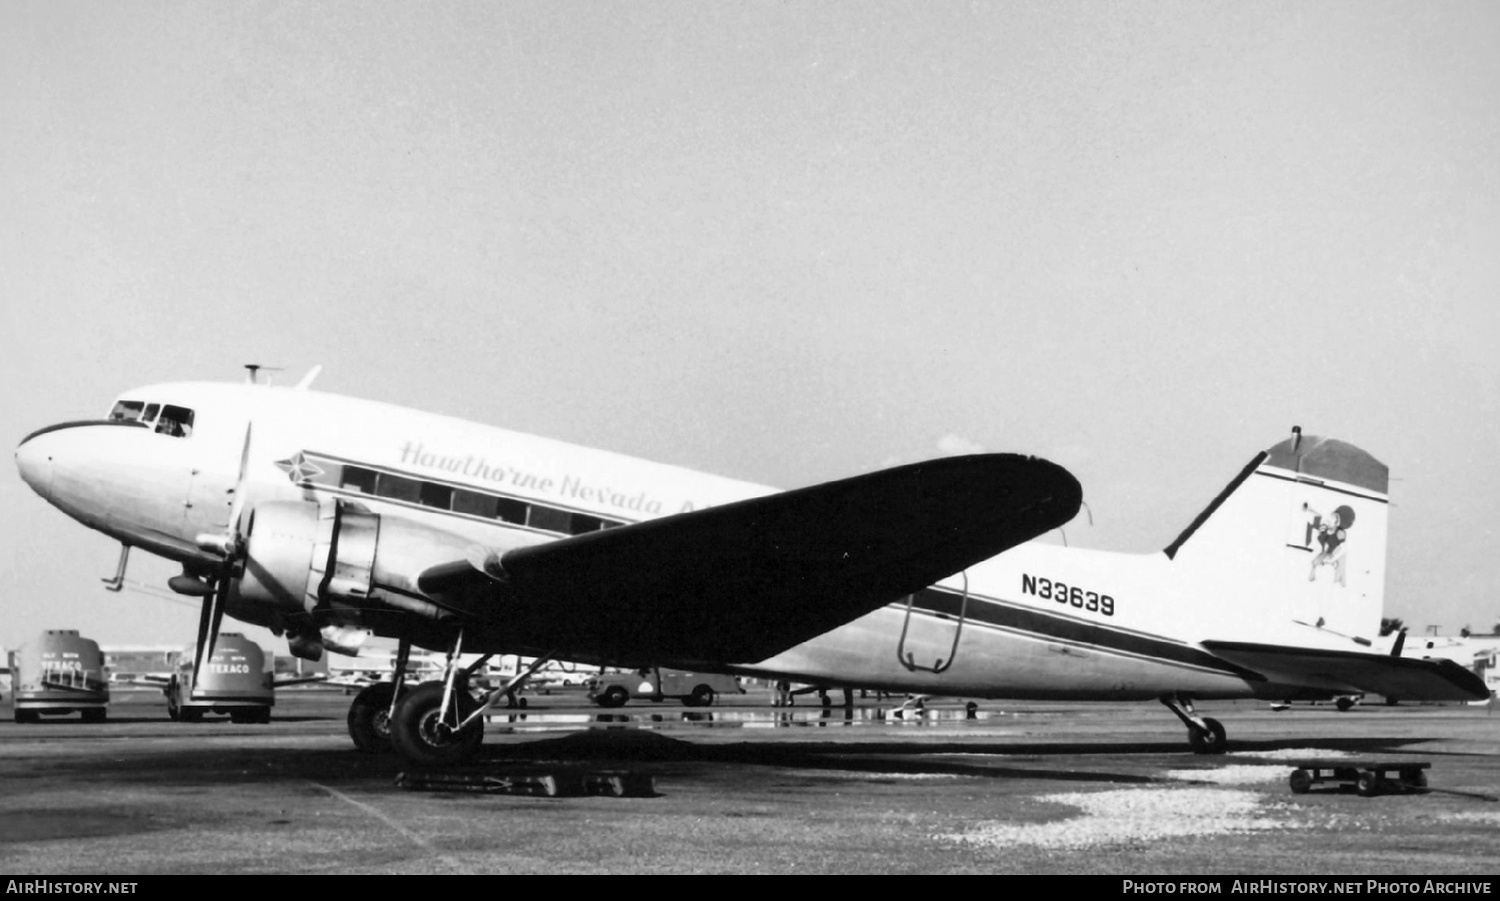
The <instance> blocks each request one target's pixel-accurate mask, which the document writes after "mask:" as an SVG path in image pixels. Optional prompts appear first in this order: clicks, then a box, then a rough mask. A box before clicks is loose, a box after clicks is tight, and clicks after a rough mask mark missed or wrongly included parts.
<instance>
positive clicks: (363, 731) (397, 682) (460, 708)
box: [349, 631, 554, 767]
mask: <svg viewBox="0 0 1500 901" xmlns="http://www.w3.org/2000/svg"><path fill="white" fill-rule="evenodd" d="M462 649H463V632H462V631H460V632H459V633H458V635H457V636H456V637H455V638H454V641H453V647H452V648H451V649H450V651H449V653H448V662H447V665H446V666H445V667H444V671H443V678H442V679H441V680H439V681H434V682H425V683H423V684H421V685H419V686H417V687H416V688H413V689H405V688H403V687H401V686H402V685H403V677H404V675H405V672H406V660H407V657H408V655H409V653H410V651H411V643H410V642H408V641H404V640H403V641H402V642H401V648H400V650H399V651H398V652H397V660H396V671H395V673H394V674H393V680H392V681H391V682H389V683H387V682H381V683H379V684H376V685H372V686H370V687H368V688H366V689H364V690H363V691H361V692H360V693H359V694H358V695H356V696H355V698H354V703H353V704H352V705H350V707H349V736H350V737H351V738H352V739H354V744H355V747H357V748H359V749H360V750H362V751H383V750H385V749H386V748H394V749H395V750H396V751H397V752H398V753H399V754H400V755H401V756H402V757H405V758H406V759H407V760H408V761H410V762H411V763H414V764H418V765H421V766H429V767H441V766H454V765H457V764H460V763H463V762H465V761H467V760H469V759H470V758H471V757H473V756H474V754H475V752H476V751H478V750H479V745H480V743H481V742H483V740H484V714H485V711H487V710H489V709H490V707H491V706H493V705H494V704H495V703H496V702H497V701H501V700H502V699H504V698H506V697H509V696H512V692H514V691H515V690H516V689H517V688H518V687H519V686H520V685H521V683H523V682H525V681H526V680H527V679H529V678H531V676H532V674H533V673H535V672H536V671H537V670H538V669H541V667H542V666H543V665H544V664H545V663H547V662H548V661H550V660H551V659H552V658H553V656H554V655H553V654H550V653H549V654H544V655H542V656H540V657H538V658H536V660H535V661H533V662H532V664H531V666H530V667H528V668H527V669H526V670H525V671H524V672H522V673H520V674H518V675H517V676H515V677H514V678H513V679H511V680H510V681H508V682H506V683H505V684H504V685H501V686H500V687H499V688H496V689H495V690H493V691H490V692H488V693H486V694H484V695H483V696H481V697H475V696H474V694H473V693H472V692H471V691H470V689H469V679H470V677H471V676H473V675H474V673H476V672H478V671H479V669H480V667H482V666H484V664H485V663H487V662H488V661H489V659H490V657H491V656H493V655H492V654H485V655H483V656H482V657H480V658H479V659H478V660H476V661H475V662H473V663H471V664H470V665H469V666H467V667H460V666H459V665H458V657H459V653H460V652H461V651H462Z"/></svg>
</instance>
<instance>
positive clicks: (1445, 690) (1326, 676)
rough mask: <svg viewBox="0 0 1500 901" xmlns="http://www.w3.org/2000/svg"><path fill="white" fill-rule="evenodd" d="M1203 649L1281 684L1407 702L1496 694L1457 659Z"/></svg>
mask: <svg viewBox="0 0 1500 901" xmlns="http://www.w3.org/2000/svg"><path fill="white" fill-rule="evenodd" d="M1203 646H1204V647H1205V648H1207V649H1208V650H1209V651H1210V652H1212V653H1213V654H1215V655H1216V656H1218V657H1221V658H1223V659H1224V660H1228V661H1229V662H1230V663H1234V664H1237V665H1239V666H1243V667H1247V668H1249V669H1252V670H1255V671H1257V672H1259V673H1262V674H1264V675H1265V676H1266V677H1267V678H1269V679H1270V680H1271V681H1273V682H1278V683H1284V684H1291V685H1304V686H1308V687H1311V688H1326V689H1328V690H1330V691H1335V692H1367V693H1370V694H1378V695H1383V696H1385V697H1388V698H1396V699H1398V700H1402V701H1482V700H1484V699H1485V698H1488V697H1489V696H1490V693H1489V689H1488V688H1486V687H1485V684H1484V680H1483V679H1481V678H1480V677H1479V675H1478V674H1477V673H1474V672H1472V671H1470V670H1467V669H1464V668H1463V667H1462V666H1459V665H1458V664H1457V663H1454V662H1453V661H1452V660H1443V659H1424V660H1416V659H1413V658H1410V657H1391V656H1388V655H1386V654H1367V653H1362V652H1359V651H1332V650H1321V649H1318V648H1299V647H1289V646H1283V645H1269V644H1251V643H1245V642H1232V641H1205V642H1203Z"/></svg>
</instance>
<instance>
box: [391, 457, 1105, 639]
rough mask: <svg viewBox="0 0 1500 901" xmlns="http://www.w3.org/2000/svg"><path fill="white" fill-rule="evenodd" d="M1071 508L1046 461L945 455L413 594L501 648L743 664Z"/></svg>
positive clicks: (640, 527) (427, 585)
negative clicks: (455, 615) (447, 611)
mask: <svg viewBox="0 0 1500 901" xmlns="http://www.w3.org/2000/svg"><path fill="white" fill-rule="evenodd" d="M1081 500H1082V491H1081V489H1080V488H1079V485H1078V482H1077V480H1076V479H1074V478H1073V476H1072V475H1070V474H1069V473H1068V472H1067V471H1066V470H1064V469H1063V468H1062V467H1060V466H1057V465H1056V464H1053V463H1049V462H1047V461H1045V460H1039V459H1036V458H1034V457H1024V456H1017V455H1013V454H982V455H974V456H966V457H949V458H944V459H939V460H932V461H928V462H925V463H917V464H912V465H908V466H901V467H896V468H894V469H887V470H882V471H880V472H875V473H870V474H868V475H862V476H856V477H854V478H850V479H843V480H840V481H835V482H827V483H824V484H821V485H814V486H812V487H809V488H802V489H798V490H795V491H788V492H785V493H782V494H774V495H770V496H767V497H760V498H753V499H751V500H745V501H739V502H736V503H732V504H725V505H723V506H719V507H713V508H710V509H706V510H698V511H694V512H691V513H683V514H679V515H677V516H669V517H664V518H662V519H655V520H650V521H647V522H643V523H638V524H635V525H632V526H626V527H623V528H617V529H610V530H607V531H603V532H594V533H590V534H586V535H578V536H575V537H572V538H566V539H561V540H559V541H556V542H551V543H548V544H542V545H536V546H532V547H525V548H519V549H516V550H512V551H509V552H508V553H506V554H504V555H503V556H502V557H501V558H500V559H499V567H498V571H496V572H494V573H492V574H490V575H486V574H485V573H484V572H481V571H480V570H479V569H476V568H474V566H471V565H469V564H468V563H467V562H463V561H455V562H454V563H448V564H442V565H439V566H435V567H432V568H430V569H428V570H427V571H426V572H424V573H423V574H422V575H421V577H420V578H419V579H418V585H419V586H420V587H421V589H422V591H423V592H424V593H426V594H428V595H430V596H432V597H434V598H436V599H437V600H438V601H439V602H440V603H442V604H444V605H445V606H447V607H449V608H450V609H453V610H455V611H457V612H459V613H460V614H463V615H466V616H467V617H469V618H470V619H471V621H472V622H473V623H474V625H475V626H476V627H477V629H478V630H479V631H482V632H485V633H486V634H488V635H490V636H491V638H492V640H498V641H500V642H502V643H503V644H504V645H506V646H508V647H515V646H518V645H519V646H526V647H530V648H537V649H559V651H560V653H561V654H562V655H563V656H565V657H567V656H569V655H572V657H573V658H574V659H600V660H612V661H621V662H627V661H641V662H653V661H655V662H666V661H674V662H675V661H682V662H689V661H705V662H708V661H712V662H719V663H752V662H755V661H759V660H763V659H765V658H767V657H770V656H772V655H774V654H777V653H779V652H781V651H783V650H785V649H787V648H789V647H792V646H793V645H796V644H798V643H800V642H803V641H806V640H808V639H811V638H813V637H815V636H817V635H821V634H822V633H824V632H827V631H829V630H830V629H833V628H835V627H837V626H840V625H842V624H844V623H846V622H848V621H850V620H852V619H855V618H856V617H859V616H861V615H863V614H865V613H868V612H870V611H872V610H875V609H877V608H879V607H881V606H884V605H885V604H888V603H890V602H892V601H895V600H897V599H899V598H901V597H903V596H905V595H908V594H911V593H912V592H915V591H917V590H919V589H921V588H925V587H926V586H928V585H931V584H932V583H934V582H936V581H938V580H939V579H942V578H944V577H946V576H949V575H952V574H954V573H956V572H958V571H960V570H962V569H964V568H966V567H968V566H971V565H973V564H974V563H977V562H979V561H980V560H984V559H987V558H989V557H992V556H994V555H996V554H998V553H1000V552H1001V551H1004V550H1006V549H1007V548H1010V547H1014V546H1015V545H1017V544H1020V543H1022V542H1024V541H1027V540H1029V539H1031V538H1034V537H1036V536H1037V535H1040V534H1042V533H1044V532H1046V531H1048V530H1050V529H1053V528H1056V527H1057V526H1060V525H1062V524H1064V523H1066V522H1067V521H1068V520H1070V519H1072V518H1073V516H1074V514H1076V513H1077V511H1078V507H1079V504H1080V502H1081ZM490 568H492V569H493V568H494V567H493V566H491V567H490Z"/></svg>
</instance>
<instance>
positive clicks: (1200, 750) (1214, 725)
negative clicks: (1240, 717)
mask: <svg viewBox="0 0 1500 901" xmlns="http://www.w3.org/2000/svg"><path fill="white" fill-rule="evenodd" d="M1160 700H1161V702H1162V703H1163V704H1165V705H1166V707H1167V709H1168V710H1170V711H1172V712H1173V713H1175V714H1177V718H1178V719H1180V720H1182V722H1183V724H1184V725H1186V726H1187V728H1188V745H1189V747H1191V748H1192V749H1193V753H1194V754H1223V753H1224V751H1225V750H1227V748H1228V746H1229V741H1228V739H1227V738H1226V734H1225V732H1224V724H1223V723H1221V722H1219V721H1218V720H1216V719H1214V718H1213V717H1208V716H1199V715H1198V714H1197V713H1196V712H1195V711H1194V710H1193V699H1192V698H1190V697H1188V696H1186V695H1178V694H1164V695H1162V696H1161V698H1160Z"/></svg>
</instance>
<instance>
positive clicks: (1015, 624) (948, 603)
mask: <svg viewBox="0 0 1500 901" xmlns="http://www.w3.org/2000/svg"><path fill="white" fill-rule="evenodd" d="M912 607H913V609H915V610H922V611H924V612H927V613H934V614H938V615H941V616H945V617H947V618H949V619H952V620H957V619H958V618H959V615H960V611H961V610H962V611H963V617H964V620H965V622H977V623H984V624H985V625H990V626H996V627H998V628H1001V629H1008V630H1012V631H1016V632H1023V633H1025V634H1028V635H1031V636H1034V637H1036V638H1039V639H1042V640H1055V641H1067V642H1073V643H1076V644H1083V645H1089V646H1091V647H1095V648H1099V649H1100V650H1104V651H1114V652H1117V653H1121V654H1129V655H1132V656H1136V657H1145V658H1149V659H1152V660H1159V661H1162V662H1168V663H1176V664H1183V665H1187V666H1194V667H1200V668H1203V669H1209V670H1214V671H1216V672H1223V673H1228V674H1231V675H1235V676H1239V677H1241V678H1248V679H1254V680H1256V681H1260V680H1261V678H1260V676H1259V674H1256V673H1254V672H1252V671H1250V670H1246V669H1244V668H1243V667H1238V666H1235V665H1234V664H1232V663H1229V662H1228V661H1226V660H1222V659H1220V658H1218V657H1215V656H1214V655H1213V654H1210V653H1208V652H1206V651H1203V650H1200V649H1198V648H1193V647H1188V646H1187V645H1183V644H1179V643H1177V642H1173V641H1167V640H1164V639H1160V638H1152V637H1149V636H1146V635H1137V634H1131V633H1129V632H1121V631H1118V630H1115V629H1109V628H1104V627H1101V626H1097V625H1094V624H1092V623H1085V622H1079V621H1078V620H1074V619H1069V618H1067V617H1062V616H1056V615H1053V614H1050V613H1043V612H1041V611H1039V610H1033V609H1031V608H1028V607H1022V606H1018V605H1014V604H1008V603H1005V602H1003V601H999V600H996V599H993V598H984V597H979V596H977V595H973V594H970V595H969V603H968V607H967V609H965V608H964V599H963V595H960V594H954V593H953V592H950V591H946V590H942V589H928V590H926V591H923V592H920V593H919V594H917V595H916V597H915V598H914V599H913V602H912Z"/></svg>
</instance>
